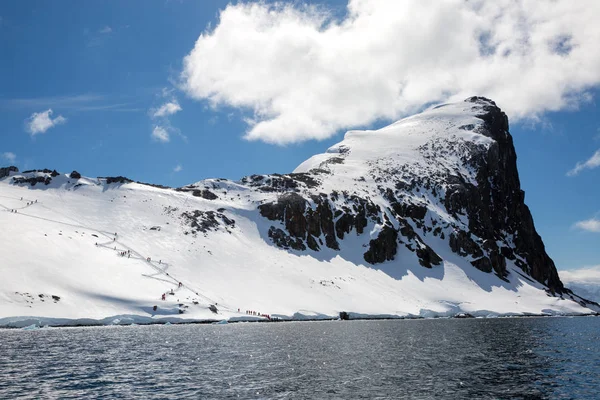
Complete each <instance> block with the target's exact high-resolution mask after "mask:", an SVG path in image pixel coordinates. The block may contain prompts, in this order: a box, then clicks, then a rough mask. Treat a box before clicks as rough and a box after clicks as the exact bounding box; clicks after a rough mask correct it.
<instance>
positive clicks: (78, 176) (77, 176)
mask: <svg viewBox="0 0 600 400" xmlns="http://www.w3.org/2000/svg"><path fill="white" fill-rule="evenodd" d="M69 178H71V179H81V174H80V173H79V172H77V171H73V172H71V173H70V174H69Z"/></svg>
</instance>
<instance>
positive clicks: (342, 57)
mask: <svg viewBox="0 0 600 400" xmlns="http://www.w3.org/2000/svg"><path fill="white" fill-rule="evenodd" d="M228 3H229V2H228V1H221V0H214V1H176V0H170V1H128V2H121V1H107V2H81V1H76V0H72V1H69V0H64V1H60V2H48V1H19V2H0V54H2V62H0V120H1V121H2V126H1V128H0V129H1V130H0V132H1V134H0V137H1V141H0V158H1V159H0V164H1V165H8V164H14V165H17V166H18V167H19V168H20V169H30V168H53V169H57V170H59V171H63V172H70V171H72V170H74V169H76V170H78V171H79V172H81V173H82V174H84V175H87V176H107V175H125V176H128V177H130V178H132V179H135V180H140V181H146V182H153V183H161V184H166V185H170V186H181V185H184V184H187V183H191V182H195V181H198V180H200V179H203V178H209V177H224V178H231V179H238V178H240V177H242V176H244V175H249V174H253V173H272V172H279V173H283V172H289V171H292V170H293V169H294V168H295V167H296V166H297V165H298V164H300V163H301V162H302V161H304V160H305V159H307V158H308V157H310V156H311V155H313V154H315V153H320V152H322V151H323V150H324V149H326V148H327V147H329V146H330V145H332V144H333V143H336V142H338V141H339V140H341V138H342V137H343V133H344V132H345V131H346V130H348V129H351V128H378V127H381V126H384V125H387V124H388V123H390V122H392V121H394V120H395V119H399V118H400V117H402V116H404V115H408V114H410V113H411V112H415V111H418V110H419V109H422V107H423V106H424V105H426V104H431V103H435V102H440V101H447V100H455V99H459V98H464V97H467V96H468V95H475V94H479V95H486V96H488V97H491V98H492V99H494V100H496V102H497V103H498V104H499V105H500V106H501V107H502V108H503V109H505V110H506V111H507V113H508V114H509V118H511V132H512V134H513V136H514V139H515V145H516V149H517V154H518V163H519V171H520V175H521V181H522V186H523V189H524V190H525V191H526V202H527V204H528V205H529V206H530V208H531V210H532V213H533V215H534V218H535V222H536V226H537V228H538V230H539V232H540V234H541V235H542V237H543V239H544V241H545V243H546V245H547V247H548V251H549V253H550V255H551V256H552V257H553V258H554V260H555V261H556V263H557V265H558V267H559V269H570V268H577V267H583V266H592V265H598V264H600V250H599V247H598V240H599V239H600V233H599V232H598V231H600V221H599V218H600V206H599V205H598V204H599V203H598V200H597V199H598V198H600V186H599V185H598V178H599V176H600V168H596V167H597V166H598V165H600V154H599V155H598V160H595V159H594V158H593V155H594V153H595V152H596V151H598V150H599V149H600V113H599V112H598V107H597V105H596V103H597V101H598V98H599V97H598V96H599V95H600V91H599V90H598V84H599V83H600V76H598V74H600V72H597V71H600V66H599V65H598V62H599V61H598V59H599V58H600V56H599V50H598V48H597V43H598V38H599V37H600V36H599V34H598V28H597V27H595V25H598V24H597V23H595V24H593V23H592V22H590V21H591V19H589V16H587V14H592V16H593V14H594V13H593V12H592V11H591V10H590V8H589V7H592V6H593V7H596V8H597V4H598V3H595V4H594V3H593V2H592V3H586V4H583V2H582V4H583V5H582V6H581V7H580V9H577V8H573V7H570V6H569V5H568V4H569V3H566V2H562V3H561V2H558V3H557V4H558V5H557V6H556V7H559V6H561V7H567V8H564V9H556V10H554V12H555V13H554V14H552V10H550V11H546V9H548V8H551V7H545V8H544V10H534V9H528V8H527V7H525V6H522V7H520V8H518V9H515V11H514V12H515V13H516V14H519V13H521V14H519V15H521V17H523V16H525V21H530V24H529V25H527V23H526V24H525V26H524V27H523V26H521V25H519V27H518V29H517V28H514V27H513V26H512V25H511V24H516V23H517V22H515V21H517V20H520V21H523V18H521V19H519V18H516V17H515V16H514V15H513V14H511V13H510V12H507V11H506V9H507V8H510V7H505V8H504V9H503V11H498V9H495V8H493V7H492V6H491V5H489V4H487V5H486V6H482V7H480V8H478V9H476V10H473V9H464V6H462V5H461V6H460V7H459V6H457V4H456V3H453V2H452V1H449V2H446V3H443V4H442V3H432V4H433V6H432V5H429V7H428V8H423V7H422V6H420V5H419V4H418V2H405V3H404V4H400V5H399V3H403V2H392V3H395V4H394V5H390V2H387V4H385V3H386V2H383V1H374V2H365V0H353V1H351V2H350V3H347V2H346V1H341V0H340V1H326V2H311V5H310V6H306V5H304V4H303V3H302V2H294V3H293V4H294V6H293V7H292V6H290V7H283V6H278V7H275V8H274V7H271V6H270V4H269V3H260V4H257V3H245V2H239V3H238V2H236V3H235V4H233V5H231V6H229V7H228ZM290 4H291V3H290ZM421 4H423V2H421ZM584 6H585V7H587V12H583V11H582V10H584V9H586V8H585V7H584ZM376 7H379V8H377V9H376ZM390 7H392V8H394V7H395V8H394V9H389V8H390ZM533 7H535V6H533ZM222 10H226V11H225V12H224V13H222V14H221V11H222ZM500 12H502V13H504V14H502V15H501V16H500V18H499V17H498V16H499V14H498V13H500ZM472 13H476V14H477V15H478V17H481V19H482V21H483V22H481V23H482V24H483V25H481V26H480V25H476V24H477V23H479V22H472V21H475V20H476V19H475V18H472ZM516 14H515V15H516ZM390 15H391V16H392V17H390ZM557 15H560V18H563V19H564V20H563V21H560V18H557ZM596 15H598V14H596ZM396 17H397V18H396ZM394 18H396V19H394ZM402 18H406V19H404V20H403V19H402ZM463 18H464V20H463ZM544 18H545V19H544ZM486 19H487V20H490V21H491V20H493V21H494V24H497V27H496V26H494V27H493V28H489V29H488V28H485V29H483V28H482V26H484V25H485V23H486V22H485V21H486ZM415 21H416V22H415ZM554 21H558V22H557V25H553V24H554ZM454 22H456V24H455V25H456V26H454V25H453V24H454ZM559 22H561V23H560V24H559ZM574 22H576V23H574ZM411 24H420V25H417V26H418V27H419V29H415V26H413V25H411ZM470 24H473V25H470ZM488 25H490V24H488ZM439 26H444V30H443V31H440V30H439V29H438V28H437V27H439ZM537 26H544V27H545V28H544V30H543V31H535V29H537V28H535V27H537ZM565 26H566V28H565ZM403 27H405V28H403ZM505 27H508V28H511V29H502V28H505ZM396 29H407V30H406V31H402V30H396ZM414 32H419V34H414ZM505 32H515V33H514V37H512V36H510V35H508V36H507V34H506V33H505ZM548 32H550V33H548ZM202 33H204V35H203V36H202V37H200V35H201V34H202ZM409 33H410V40H408V39H407V40H405V41H403V40H401V39H399V38H404V37H407V36H409ZM543 35H550V36H548V37H547V38H546V37H545V36H544V40H545V42H544V43H546V44H545V46H546V45H547V46H549V47H548V48H549V49H550V50H548V51H545V50H544V51H541V50H540V48H541V47H539V46H541V45H539V44H538V42H541V39H540V40H538V39H539V38H540V37H542V36H543ZM524 36H526V37H527V38H528V41H526V42H527V43H529V44H528V45H527V46H525V47H523V44H522V43H523V37H524ZM465 37H468V38H470V39H469V40H465V39H464V38H465ZM453 38H456V41H454V40H453ZM471 39H472V41H471ZM465 43H466V44H465ZM536 46H537V47H536ZM348 49H349V50H348ZM546 50H547V49H546ZM495 54H496V55H498V56H497V57H496V56H495ZM500 54H502V57H501V56H500ZM186 57H187V58H186ZM307 57H308V59H307ZM523 60H527V62H523ZM315 66H316V67H315ZM467 71H468V72H467ZM382 77H383V78H382ZM313 78H314V79H313ZM313 82H318V85H319V86H315V85H316V84H315V83H313ZM390 87H392V88H393V91H390V90H389V88H390ZM381 99H383V100H385V101H383V100H381ZM388 99H389V101H388ZM169 104H170V108H169V106H168V105H169ZM161 107H163V109H162V110H163V112H162V116H157V115H156V114H161V112H160V111H159V110H161ZM165 107H166V108H165ZM48 110H52V113H51V114H50V113H48ZM164 110H170V111H164ZM36 115H37V119H36V118H35V117H36ZM34 119H35V124H33V125H32V122H33V121H34ZM157 127H158V128H159V129H158V130H156V128H157ZM153 132H155V133H158V135H155V136H153ZM161 132H162V139H163V140H160V137H161ZM165 135H168V141H166V140H165V139H166V136H165ZM588 160H589V162H588V163H587V164H583V163H585V162H586V161H588ZM577 163H580V165H583V166H585V167H583V168H579V169H578V170H577V173H576V174H574V175H573V176H568V175H567V173H568V172H569V171H571V170H573V168H575V166H576V165H577ZM582 221H587V223H583V224H581V223H580V224H579V227H578V226H577V225H576V224H577V223H578V222H582Z"/></svg>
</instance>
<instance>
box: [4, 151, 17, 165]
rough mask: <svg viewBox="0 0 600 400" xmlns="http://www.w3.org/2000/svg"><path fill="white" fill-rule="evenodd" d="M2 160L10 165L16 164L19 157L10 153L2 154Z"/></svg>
mask: <svg viewBox="0 0 600 400" xmlns="http://www.w3.org/2000/svg"><path fill="white" fill-rule="evenodd" d="M2 159H3V160H6V161H8V162H9V163H14V162H15V160H16V159H17V155H16V154H15V153H12V152H10V151H6V152H4V153H2Z"/></svg>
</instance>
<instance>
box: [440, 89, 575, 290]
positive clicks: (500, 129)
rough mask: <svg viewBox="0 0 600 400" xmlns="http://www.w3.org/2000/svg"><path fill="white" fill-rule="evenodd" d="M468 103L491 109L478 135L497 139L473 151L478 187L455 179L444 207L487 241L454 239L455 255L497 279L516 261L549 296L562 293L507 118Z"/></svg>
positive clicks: (483, 116)
mask: <svg viewBox="0 0 600 400" xmlns="http://www.w3.org/2000/svg"><path fill="white" fill-rule="evenodd" d="M466 101H467V102H472V103H477V102H485V103H488V104H486V105H484V106H483V110H484V112H483V113H482V114H480V115H478V118H481V119H482V120H483V121H484V125H483V128H482V129H480V131H479V132H478V133H480V134H483V135H485V136H488V137H490V138H492V139H494V141H495V143H493V144H492V145H491V147H490V148H489V150H487V151H482V150H481V149H474V151H473V152H472V159H471V160H470V164H471V165H472V166H473V167H475V168H476V169H477V171H478V172H477V178H476V179H477V185H476V186H475V185H473V184H470V183H468V182H466V181H465V180H464V179H462V178H460V177H452V179H451V180H450V182H451V183H452V185H451V188H450V189H449V190H447V192H446V197H445V205H446V208H447V210H448V211H449V212H450V213H454V214H457V213H461V212H464V213H465V214H466V215H467V216H468V217H469V230H470V232H471V233H473V234H475V235H476V236H477V237H479V238H481V239H483V243H482V244H481V245H479V244H476V243H472V242H470V241H469V238H467V237H466V236H465V234H464V233H462V232H459V233H457V235H452V237H451V238H450V246H451V248H452V250H453V251H454V252H456V253H459V254H464V253H467V254H471V255H473V256H474V257H476V258H478V257H481V256H482V253H483V252H485V253H486V256H485V257H483V258H478V259H477V260H475V261H473V265H475V266H476V267H477V268H479V269H481V270H483V271H490V268H491V269H493V270H494V271H495V272H496V273H497V274H498V275H499V276H504V275H505V274H506V259H507V258H508V259H513V260H514V259H515V255H518V256H519V257H521V258H522V259H524V260H525V262H524V263H523V262H521V263H518V264H521V268H523V269H524V271H525V272H526V273H528V274H529V275H531V276H532V277H533V278H534V279H535V280H537V281H539V282H542V283H544V284H546V285H547V286H548V287H549V288H550V289H551V290H553V291H556V292H561V291H562V290H563V288H564V287H563V284H562V282H561V281H560V279H559V277H558V272H557V271H556V267H555V265H554V262H553V261H552V260H551V259H550V257H549V256H548V254H546V250H545V247H544V243H543V242H542V239H541V238H540V236H539V235H538V234H537V232H536V230H535V227H534V224H533V218H532V216H531V213H530V211H529V208H528V207H527V206H526V205H525V203H524V198H525V193H524V192H523V191H522V190H521V184H520V181H519V174H518V171H517V155H516V152H515V148H514V145H513V140H512V136H511V135H510V133H508V128H509V126H508V118H507V117H506V114H504V113H503V112H502V111H501V110H500V109H499V108H498V107H497V106H496V105H495V104H494V103H493V102H492V101H490V100H488V99H485V98H480V97H472V98H469V99H467V100H466ZM503 232H506V233H509V234H510V233H512V234H513V235H514V251H513V249H510V248H509V247H505V246H502V248H499V246H498V245H497V244H496V242H497V241H503V240H504V239H505V238H504V237H503Z"/></svg>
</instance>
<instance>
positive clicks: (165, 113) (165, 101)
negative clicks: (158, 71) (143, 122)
mask: <svg viewBox="0 0 600 400" xmlns="http://www.w3.org/2000/svg"><path fill="white" fill-rule="evenodd" d="M174 91H175V89H167V88H162V89H161V91H160V94H158V97H159V98H161V100H162V104H161V105H160V106H158V107H153V108H151V109H150V110H149V111H148V115H149V116H150V119H151V120H152V121H153V123H154V129H153V130H152V135H151V137H152V138H153V139H154V140H158V141H160V142H163V143H166V142H168V141H169V140H170V134H177V135H179V136H180V137H181V138H182V139H183V140H184V141H186V140H187V137H186V136H185V135H183V134H182V133H181V131H180V130H179V129H177V128H175V127H173V126H172V125H171V121H170V119H169V117H171V116H172V115H174V114H176V113H178V112H179V111H181V110H182V108H181V106H180V105H179V102H178V101H177V98H175V96H174V95H173V92H174Z"/></svg>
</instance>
